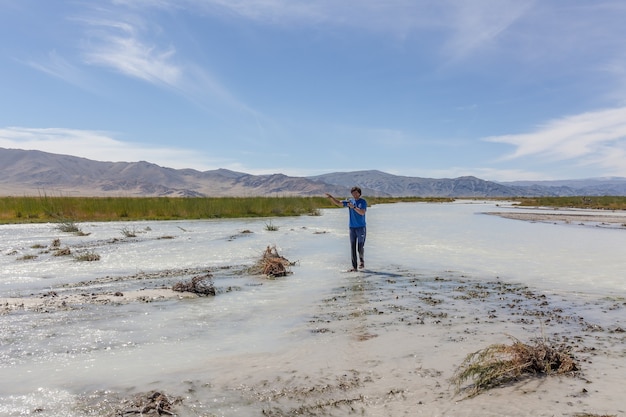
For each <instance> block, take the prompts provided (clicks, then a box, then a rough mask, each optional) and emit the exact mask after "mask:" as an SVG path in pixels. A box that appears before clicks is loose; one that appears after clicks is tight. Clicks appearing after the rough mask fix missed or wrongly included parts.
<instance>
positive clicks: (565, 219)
mask: <svg viewBox="0 0 626 417" xmlns="http://www.w3.org/2000/svg"><path fill="white" fill-rule="evenodd" d="M485 214H489V215H492V216H499V217H502V218H505V219H512V220H524V221H528V222H542V223H556V224H561V223H562V224H577V225H580V226H586V225H591V226H598V225H607V226H611V227H621V228H626V214H624V215H619V214H575V213H567V214H565V213H514V212H502V211H500V212H486V213H485Z"/></svg>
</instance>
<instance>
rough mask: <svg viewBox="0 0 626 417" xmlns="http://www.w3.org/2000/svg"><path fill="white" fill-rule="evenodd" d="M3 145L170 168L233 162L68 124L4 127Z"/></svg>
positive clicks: (0, 132) (206, 167)
mask: <svg viewBox="0 0 626 417" xmlns="http://www.w3.org/2000/svg"><path fill="white" fill-rule="evenodd" d="M0 147H3V148H12V149H26V150H39V151H43V152H50V153H55V154H61V155H73V156H78V157H82V158H87V159H92V160H95V161H111V162H119V161H124V162H136V161H148V162H151V163H154V164H158V165H161V166H163V167H168V168H176V169H182V168H193V169H197V170H200V171H204V170H209V169H216V168H219V167H227V166H228V165H229V164H232V161H228V160H212V159H210V158H208V157H207V156H206V155H203V154H202V153H201V152H199V151H198V150H192V149H181V148H172V147H159V146H155V145H150V146H146V145H145V144H141V143H131V142H121V141H119V140H117V139H115V138H114V137H113V135H112V134H111V133H109V132H100V131H91V130H77V129H64V128H46V129H36V128H23V127H7V128H4V129H0Z"/></svg>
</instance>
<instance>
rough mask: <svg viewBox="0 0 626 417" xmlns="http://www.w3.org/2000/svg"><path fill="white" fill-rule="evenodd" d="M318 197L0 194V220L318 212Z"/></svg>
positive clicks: (322, 203)
mask: <svg viewBox="0 0 626 417" xmlns="http://www.w3.org/2000/svg"><path fill="white" fill-rule="evenodd" d="M325 207H331V206H330V205H329V204H328V201H327V199H325V198H322V197H241V198H239V197H220V198H218V197H215V198H211V197H208V198H170V197H136V198H134V197H48V196H40V197H0V223H41V222H60V223H72V222H84V221H120V220H175V219H219V218H238V217H281V216H300V215H319V210H320V208H325Z"/></svg>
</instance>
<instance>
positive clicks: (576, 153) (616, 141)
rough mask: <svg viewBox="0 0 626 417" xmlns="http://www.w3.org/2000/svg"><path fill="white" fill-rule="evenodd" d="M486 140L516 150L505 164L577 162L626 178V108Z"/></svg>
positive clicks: (575, 117) (547, 124)
mask: <svg viewBox="0 0 626 417" xmlns="http://www.w3.org/2000/svg"><path fill="white" fill-rule="evenodd" d="M485 140H486V141H488V142H495V143H505V144H509V145H512V146H514V147H515V150H514V152H513V153H511V154H509V155H506V156H505V157H504V158H503V159H504V160H513V159H519V158H525V157H540V158H543V159H545V160H548V161H562V160H574V161H576V162H577V163H579V164H580V165H589V164H594V165H599V166H602V167H604V168H606V169H608V170H610V171H611V172H612V173H613V174H614V175H626V158H624V154H625V152H626V107H619V108H614V109H606V110H599V111H595V112H588V113H583V114H579V115H574V116H568V117H563V118H560V119H556V120H552V121H549V122H548V123H546V124H545V125H543V126H540V127H539V128H538V129H536V130H535V131H534V132H531V133H524V134H518V135H503V136H493V137H488V138H486V139H485ZM616 156H617V157H616Z"/></svg>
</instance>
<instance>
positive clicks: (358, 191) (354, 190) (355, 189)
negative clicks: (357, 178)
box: [350, 187, 361, 198]
mask: <svg viewBox="0 0 626 417" xmlns="http://www.w3.org/2000/svg"><path fill="white" fill-rule="evenodd" d="M350 193H351V194H352V196H353V197H354V198H359V197H361V189H360V188H359V187H352V189H351V190H350Z"/></svg>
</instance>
